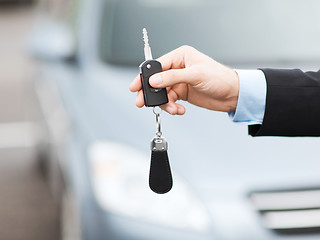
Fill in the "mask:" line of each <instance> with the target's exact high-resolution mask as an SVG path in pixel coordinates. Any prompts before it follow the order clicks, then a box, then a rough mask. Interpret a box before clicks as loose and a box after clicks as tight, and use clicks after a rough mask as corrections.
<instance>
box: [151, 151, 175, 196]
mask: <svg viewBox="0 0 320 240" xmlns="http://www.w3.org/2000/svg"><path fill="white" fill-rule="evenodd" d="M172 184H173V182H172V174H171V169H170V164H169V158H168V153H167V151H152V153H151V164H150V173H149V186H150V188H151V190H152V191H154V192H155V193H159V194H163V193H167V192H169V191H170V190H171V188H172Z"/></svg>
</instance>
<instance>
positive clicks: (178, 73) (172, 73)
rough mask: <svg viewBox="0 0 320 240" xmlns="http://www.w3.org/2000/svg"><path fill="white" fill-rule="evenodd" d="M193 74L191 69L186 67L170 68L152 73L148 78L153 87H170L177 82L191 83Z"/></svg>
mask: <svg viewBox="0 0 320 240" xmlns="http://www.w3.org/2000/svg"><path fill="white" fill-rule="evenodd" d="M194 75H195V74H194V73H193V71H190V70H189V69H187V68H183V69H170V70H167V71H164V72H160V73H156V74H154V75H152V76H151V77H150V78H149V83H150V85H151V86H152V87H154V88H165V87H170V86H173V85H175V84H178V83H188V84H192V83H193V82H194V79H195V77H194Z"/></svg>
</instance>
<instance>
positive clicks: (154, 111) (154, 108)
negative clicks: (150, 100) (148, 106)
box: [152, 107, 162, 115]
mask: <svg viewBox="0 0 320 240" xmlns="http://www.w3.org/2000/svg"><path fill="white" fill-rule="evenodd" d="M158 108H159V109H160V111H159V112H157V111H156V107H153V109H152V111H153V113H154V114H155V115H157V114H161V113H162V109H161V108H160V107H158Z"/></svg>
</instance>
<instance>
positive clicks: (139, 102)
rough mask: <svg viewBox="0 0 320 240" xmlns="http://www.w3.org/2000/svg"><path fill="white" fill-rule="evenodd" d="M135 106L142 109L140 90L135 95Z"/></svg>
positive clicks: (142, 101)
mask: <svg viewBox="0 0 320 240" xmlns="http://www.w3.org/2000/svg"><path fill="white" fill-rule="evenodd" d="M136 106H137V107H139V108H142V107H143V106H144V99H143V92H142V90H139V92H138V94H137V99H136Z"/></svg>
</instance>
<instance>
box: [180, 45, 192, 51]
mask: <svg viewBox="0 0 320 240" xmlns="http://www.w3.org/2000/svg"><path fill="white" fill-rule="evenodd" d="M180 49H181V50H182V51H183V52H191V51H194V50H195V49H194V48H193V47H191V46H189V45H183V46H181V47H180Z"/></svg>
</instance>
